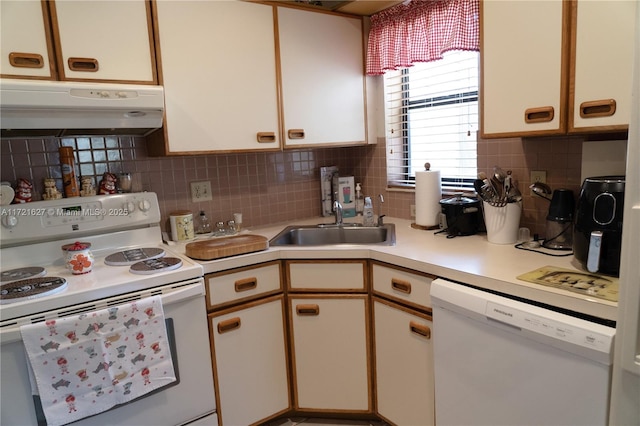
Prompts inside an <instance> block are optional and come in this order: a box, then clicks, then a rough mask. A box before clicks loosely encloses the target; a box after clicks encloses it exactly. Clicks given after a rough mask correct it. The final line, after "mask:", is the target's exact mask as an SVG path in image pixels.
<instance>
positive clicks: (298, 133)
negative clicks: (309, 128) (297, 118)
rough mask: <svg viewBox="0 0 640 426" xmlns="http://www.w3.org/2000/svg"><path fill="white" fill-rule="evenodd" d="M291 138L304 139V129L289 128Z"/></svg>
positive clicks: (288, 133)
mask: <svg viewBox="0 0 640 426" xmlns="http://www.w3.org/2000/svg"><path fill="white" fill-rule="evenodd" d="M287 135H289V139H304V129H289V131H288V132H287Z"/></svg>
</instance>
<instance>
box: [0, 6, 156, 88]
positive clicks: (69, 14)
mask: <svg viewBox="0 0 640 426" xmlns="http://www.w3.org/2000/svg"><path fill="white" fill-rule="evenodd" d="M49 15H50V18H51V26H49ZM151 28H152V23H151V9H150V3H149V2H147V1H145V0H130V1H117V2H113V1H94V0H91V1H89V0H84V1H62V0H59V1H55V2H54V1H50V2H38V1H25V0H22V1H14V0H9V1H2V75H3V77H17V78H45V79H53V80H55V79H57V80H74V81H106V82H116V81H117V82H122V81H125V82H130V83H138V84H157V78H156V65H155V53H154V48H153V38H152V37H153V36H152V31H151ZM52 45H53V46H54V47H55V51H56V52H57V56H56V57H55V58H53V57H52V56H51V55H52V52H53V50H52V48H51V46H52ZM54 62H55V69H54V68H53V67H54V65H53V64H54Z"/></svg>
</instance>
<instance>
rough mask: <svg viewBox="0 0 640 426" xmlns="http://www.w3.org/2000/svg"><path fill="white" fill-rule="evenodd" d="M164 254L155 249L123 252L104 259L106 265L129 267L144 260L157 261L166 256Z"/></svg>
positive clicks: (160, 250)
mask: <svg viewBox="0 0 640 426" xmlns="http://www.w3.org/2000/svg"><path fill="white" fill-rule="evenodd" d="M164 254H165V252H164V250H162V249H161V248H155V247H151V248H138V249H131V250H123V251H119V252H117V253H113V254H110V255H109V256H107V257H106V258H105V259H104V264H105V265H111V266H128V265H133V264H134V263H136V262H140V261H142V260H147V259H157V258H159V257H162V256H164Z"/></svg>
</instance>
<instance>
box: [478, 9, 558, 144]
mask: <svg viewBox="0 0 640 426" xmlns="http://www.w3.org/2000/svg"><path fill="white" fill-rule="evenodd" d="M562 8H563V2H562V0H552V1H483V2H482V3H481V17H482V19H481V21H480V22H481V27H480V28H481V43H482V45H481V48H480V57H481V67H482V70H481V73H480V75H481V82H480V91H481V98H480V99H481V125H480V129H481V134H482V135H483V136H489V135H491V136H504V137H507V136H516V135H520V134H553V133H561V132H564V131H565V130H566V124H565V123H566V121H565V120H564V119H563V114H564V107H563V104H564V100H565V99H566V95H563V92H564V90H565V88H564V81H565V78H564V74H566V64H564V63H563V60H564V58H565V55H564V52H563V50H562V44H563V35H564V28H563V13H562Z"/></svg>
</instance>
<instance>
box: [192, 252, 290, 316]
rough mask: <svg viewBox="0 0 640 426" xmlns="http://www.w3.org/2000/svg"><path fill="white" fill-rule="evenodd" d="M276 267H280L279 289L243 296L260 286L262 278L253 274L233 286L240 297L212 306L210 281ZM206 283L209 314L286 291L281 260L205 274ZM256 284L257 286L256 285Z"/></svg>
mask: <svg viewBox="0 0 640 426" xmlns="http://www.w3.org/2000/svg"><path fill="white" fill-rule="evenodd" d="M274 265H275V266H277V267H278V277H279V280H278V288H276V289H273V290H269V291H264V292H260V293H257V294H250V295H247V296H243V295H242V294H243V292H244V291H250V290H255V289H256V288H259V286H260V278H259V276H257V275H258V274H251V276H250V277H246V278H240V279H238V280H235V281H234V283H233V284H232V285H233V289H234V292H235V293H236V294H237V295H238V297H235V298H234V299H233V300H229V301H225V302H222V303H216V304H212V302H211V297H210V293H209V292H210V289H209V280H210V279H215V278H220V277H224V276H226V275H231V274H237V273H243V272H250V271H254V270H255V271H256V272H258V270H260V269H262V268H268V267H271V266H274ZM204 281H205V291H206V297H205V300H206V303H207V312H211V311H220V310H225V309H226V308H228V307H232V306H235V305H240V304H243V305H244V304H246V303H247V302H250V301H252V300H256V299H262V298H265V297H269V296H273V295H278V294H281V293H283V291H284V289H283V271H282V262H281V261H280V260H271V261H268V262H264V263H257V264H254V265H248V266H242V267H239V268H233V269H227V270H224V271H219V272H212V273H209V274H205V276H204ZM254 282H255V285H254Z"/></svg>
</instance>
